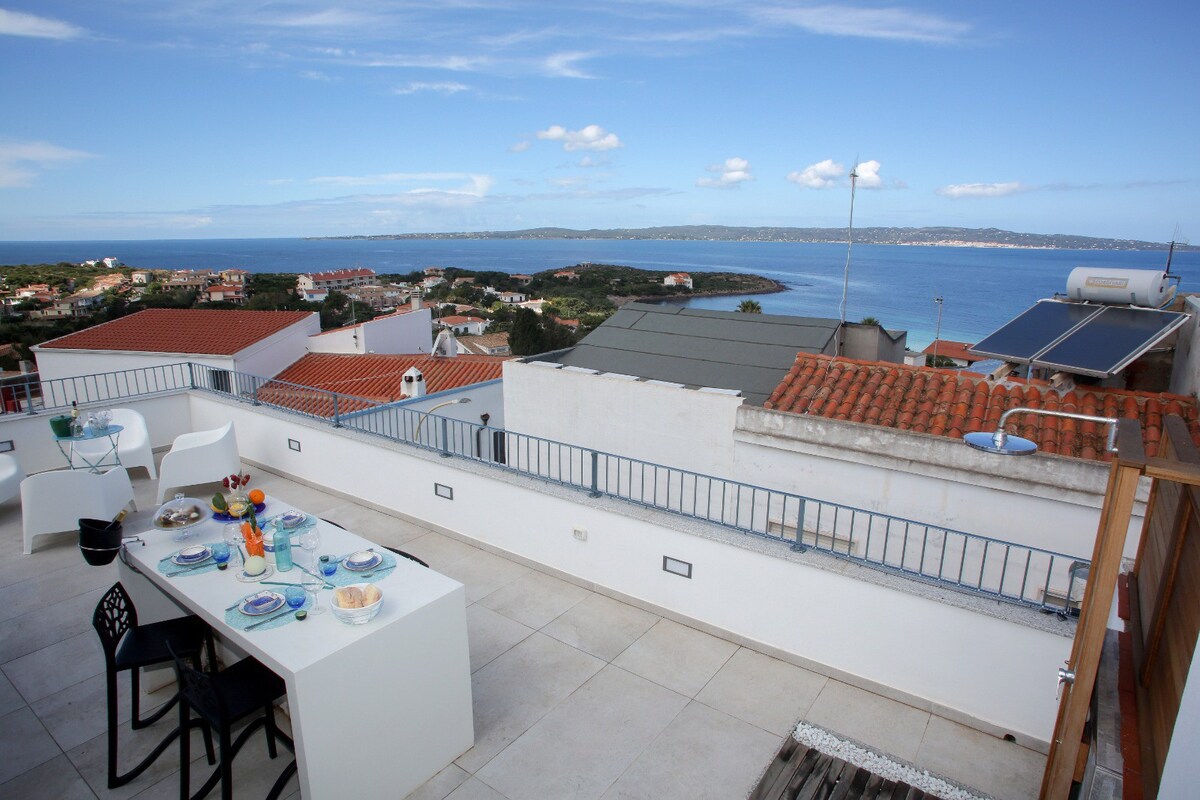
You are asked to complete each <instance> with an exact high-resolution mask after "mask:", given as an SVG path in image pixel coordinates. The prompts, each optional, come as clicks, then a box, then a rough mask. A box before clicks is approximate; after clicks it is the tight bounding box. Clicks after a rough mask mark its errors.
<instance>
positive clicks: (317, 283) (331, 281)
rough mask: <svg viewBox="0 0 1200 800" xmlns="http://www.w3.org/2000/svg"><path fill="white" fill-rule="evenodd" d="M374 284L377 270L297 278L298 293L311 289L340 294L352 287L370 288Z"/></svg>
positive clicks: (346, 271)
mask: <svg viewBox="0 0 1200 800" xmlns="http://www.w3.org/2000/svg"><path fill="white" fill-rule="evenodd" d="M373 283H375V270H373V269H365V268H361V269H339V270H333V271H331V272H312V273H306V274H302V275H298V276H296V290H297V292H304V291H307V290H309V289H325V290H330V291H339V292H340V291H343V290H345V289H348V288H349V287H351V286H369V285H371V284H373Z"/></svg>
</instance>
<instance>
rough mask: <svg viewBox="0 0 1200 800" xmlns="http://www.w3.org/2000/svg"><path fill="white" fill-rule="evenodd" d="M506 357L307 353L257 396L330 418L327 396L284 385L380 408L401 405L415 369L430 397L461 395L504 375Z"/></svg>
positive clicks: (343, 407) (349, 404) (344, 407)
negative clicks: (465, 389)
mask: <svg viewBox="0 0 1200 800" xmlns="http://www.w3.org/2000/svg"><path fill="white" fill-rule="evenodd" d="M507 360H508V357H499V356H455V357H454V358H439V357H434V356H428V355H371V354H368V355H342V354H339V353H309V354H308V355H306V356H304V357H303V358H301V359H300V360H299V361H297V362H296V363H295V364H292V365H291V366H290V367H288V368H287V369H285V370H284V371H283V372H281V373H279V374H278V375H276V376H275V380H273V381H271V382H270V383H267V384H265V385H264V386H262V387H261V388H260V389H259V390H258V397H259V399H260V400H263V401H264V402H268V403H275V404H278V405H284V406H288V407H294V408H299V409H300V410H303V411H305V412H306V413H309V414H317V415H320V416H332V415H333V404H332V401H331V400H329V399H328V398H327V397H326V396H325V395H323V394H320V393H314V394H313V395H306V394H304V393H303V392H299V393H298V392H297V390H295V389H294V388H293V387H290V386H284V385H282V384H283V383H289V384H300V385H301V386H311V387H314V388H317V389H323V390H325V391H328V392H337V393H338V394H346V395H352V396H354V397H362V398H365V399H367V400H372V401H374V402H376V403H390V402H395V401H397V400H401V399H403V395H402V394H401V393H400V385H401V382H402V381H401V378H402V377H403V376H404V373H405V372H407V371H408V370H409V368H411V367H416V368H417V369H419V370H420V371H421V373H422V374H423V375H424V376H425V391H426V392H427V393H428V394H433V393H434V392H443V391H446V390H447V389H457V388H459V387H461V386H469V385H470V384H473V383H483V382H484V381H490V380H495V379H496V378H499V377H500V375H501V369H502V368H501V364H503V363H504V362H505V361H507ZM367 407H369V404H368V403H354V401H346V402H343V401H339V402H338V411H339V412H343V413H344V412H346V411H357V410H361V409H362V408H367Z"/></svg>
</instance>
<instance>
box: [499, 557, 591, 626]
mask: <svg viewBox="0 0 1200 800" xmlns="http://www.w3.org/2000/svg"><path fill="white" fill-rule="evenodd" d="M590 594H591V592H589V591H588V590H587V589H584V588H582V587H580V586H576V585H575V584H573V583H567V582H566V581H563V580H559V579H558V578H555V577H553V576H550V575H547V574H546V573H544V572H533V571H531V572H530V573H529V574H528V575H525V576H524V577H522V578H519V579H518V580H515V581H513V582H512V583H510V584H508V585H507V586H505V587H504V588H503V589H498V590H497V591H495V592H492V593H491V594H489V595H488V596H487V597H485V598H483V599H482V600H480V601H479V604H480V605H482V606H485V607H487V608H490V609H492V610H493V611H496V612H498V613H500V614H503V615H504V616H506V617H509V618H510V619H515V620H516V621H517V622H520V623H521V624H522V625H528V626H529V627H531V628H534V629H538V628H541V627H542V626H544V625H548V624H549V623H551V622H553V621H554V619H555V618H556V617H558V616H559V615H561V614H564V613H566V612H567V611H569V610H570V609H571V608H572V607H573V606H574V605H576V604H577V603H579V602H581V601H582V600H583V599H584V598H586V597H587V596H588V595H590Z"/></svg>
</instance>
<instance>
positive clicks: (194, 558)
mask: <svg viewBox="0 0 1200 800" xmlns="http://www.w3.org/2000/svg"><path fill="white" fill-rule="evenodd" d="M210 558H212V550H210V549H209V548H208V547H206V546H204V545H202V544H194V545H192V546H191V547H185V548H183V549H182V550H180V551H179V552H178V553H176V554H175V555H173V556H171V563H173V564H178V565H179V566H181V567H190V566H192V565H193V564H203V563H204V562H205V561H208V560H209V559H210Z"/></svg>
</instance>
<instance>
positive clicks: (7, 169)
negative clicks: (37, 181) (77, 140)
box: [0, 140, 94, 188]
mask: <svg viewBox="0 0 1200 800" xmlns="http://www.w3.org/2000/svg"><path fill="white" fill-rule="evenodd" d="M81 158H94V156H93V155H92V154H91V153H85V152H83V151H82V150H70V149H68V148H66V147H59V146H58V145H56V144H50V143H49V142H15V141H3V140H0V188H5V187H16V186H29V185H30V184H32V183H33V180H34V178H36V177H37V175H38V173H39V172H40V171H41V170H44V169H49V168H51V167H54V166H57V165H59V164H63V163H65V162H68V161H77V160H79V159H81Z"/></svg>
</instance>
